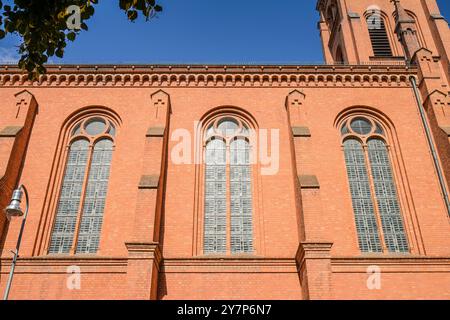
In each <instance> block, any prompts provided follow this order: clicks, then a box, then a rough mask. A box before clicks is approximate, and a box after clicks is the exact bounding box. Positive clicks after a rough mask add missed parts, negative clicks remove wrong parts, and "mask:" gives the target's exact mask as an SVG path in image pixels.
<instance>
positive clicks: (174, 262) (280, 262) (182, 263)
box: [163, 257, 297, 273]
mask: <svg viewBox="0 0 450 320" xmlns="http://www.w3.org/2000/svg"><path fill="white" fill-rule="evenodd" d="M163 268H164V272H166V273H172V272H175V273H178V272H187V273H190V272H198V273H211V272H221V273H222V272H226V273H255V272H258V273H271V272H287V273H296V272H297V269H296V264H295V260H294V259H292V258H262V257H239V258H235V257H194V258H165V259H164V261H163Z"/></svg>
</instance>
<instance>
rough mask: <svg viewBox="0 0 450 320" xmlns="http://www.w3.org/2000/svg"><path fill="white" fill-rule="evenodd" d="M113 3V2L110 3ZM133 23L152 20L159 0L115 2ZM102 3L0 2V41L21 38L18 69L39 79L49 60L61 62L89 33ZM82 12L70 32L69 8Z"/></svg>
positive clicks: (94, 0)
mask: <svg viewBox="0 0 450 320" xmlns="http://www.w3.org/2000/svg"><path fill="white" fill-rule="evenodd" d="M107 1H110V0H107ZM116 1H119V7H120V9H122V10H123V11H124V12H125V14H126V16H127V18H128V19H129V20H130V21H135V20H136V19H138V17H139V16H143V17H144V18H145V19H147V20H148V19H151V18H153V17H154V16H155V15H156V14H157V13H158V12H161V11H162V7H161V6H160V5H159V4H158V3H157V0H116ZM98 2H99V0H3V1H2V0H0V39H2V38H4V37H5V36H6V35H7V34H17V35H19V36H20V37H21V39H22V42H21V43H20V46H19V49H18V53H19V55H20V56H21V57H20V60H19V67H20V68H21V69H23V70H24V71H26V72H28V74H29V77H30V78H31V79H36V78H37V77H38V76H39V75H40V74H43V73H45V72H46V70H45V66H44V64H45V63H46V62H47V61H48V58H49V57H52V56H57V57H59V58H62V57H63V56H64V50H65V48H66V46H67V42H68V41H75V40H76V37H77V36H78V35H79V33H80V32H81V31H83V30H84V31H87V30H88V25H87V21H88V20H89V19H90V18H91V17H92V16H93V15H94V14H95V6H96V5H97V4H98ZM74 5H75V6H77V7H78V8H79V12H80V19H79V20H80V25H79V29H78V28H75V29H74V28H69V26H68V24H67V21H68V19H71V18H72V17H73V12H71V11H69V10H68V8H69V7H70V6H74Z"/></svg>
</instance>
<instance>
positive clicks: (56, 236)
mask: <svg viewBox="0 0 450 320" xmlns="http://www.w3.org/2000/svg"><path fill="white" fill-rule="evenodd" d="M114 134H115V127H114V125H113V123H112V122H111V121H109V120H108V119H104V118H103V117H92V118H87V119H84V120H83V121H81V122H80V123H78V124H77V125H76V126H75V127H74V129H73V130H72V136H71V138H70V143H69V148H68V153H67V160H66V167H65V171H64V178H63V181H62V185H61V191H60V195H59V200H58V206H57V211H56V218H55V222H54V225H53V230H52V235H51V239H50V246H49V249H48V252H49V253H79V254H82V253H96V252H97V250H98V245H99V239H100V232H101V226H102V222H103V213H104V209H105V200H106V191H107V188H108V180H109V171H110V165H111V158H112V152H113V149H114V144H113V140H114Z"/></svg>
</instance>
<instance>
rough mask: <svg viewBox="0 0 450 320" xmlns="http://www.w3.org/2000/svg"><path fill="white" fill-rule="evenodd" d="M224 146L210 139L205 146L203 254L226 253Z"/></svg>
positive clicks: (218, 141)
mask: <svg viewBox="0 0 450 320" xmlns="http://www.w3.org/2000/svg"><path fill="white" fill-rule="evenodd" d="M226 150H227V149H226V144H225V141H223V140H221V139H212V140H211V141H209V142H208V143H207V144H206V166H205V235H204V252H205V254H207V253H226V251H227V178H226V169H227V166H226Z"/></svg>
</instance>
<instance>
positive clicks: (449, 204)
mask: <svg viewBox="0 0 450 320" xmlns="http://www.w3.org/2000/svg"><path fill="white" fill-rule="evenodd" d="M409 80H410V81H411V84H412V86H413V90H414V95H415V97H416V102H417V107H418V108H419V113H420V117H421V118H422V124H423V126H424V128H425V133H426V136H427V140H428V145H429V147H430V150H431V154H432V155H433V161H434V166H435V168H436V172H437V175H438V177H439V184H440V186H441V191H442V194H443V195H444V200H445V205H446V206H447V214H448V215H449V217H450V201H449V199H448V193H447V187H446V186H445V180H444V175H443V174H442V168H441V165H440V164H439V160H438V156H437V152H436V148H435V147H434V144H433V138H432V136H431V130H430V127H429V126H428V122H427V119H426V117H425V111H424V109H423V106H422V101H421V99H420V95H419V90H418V89H417V83H416V78H415V77H414V76H411V77H409Z"/></svg>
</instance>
